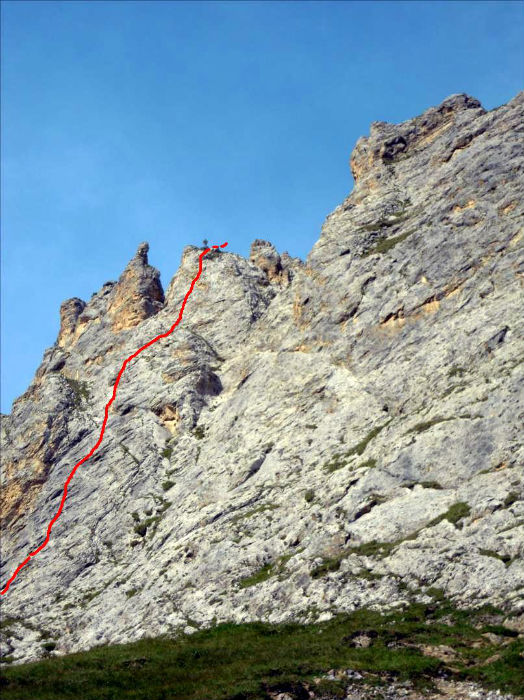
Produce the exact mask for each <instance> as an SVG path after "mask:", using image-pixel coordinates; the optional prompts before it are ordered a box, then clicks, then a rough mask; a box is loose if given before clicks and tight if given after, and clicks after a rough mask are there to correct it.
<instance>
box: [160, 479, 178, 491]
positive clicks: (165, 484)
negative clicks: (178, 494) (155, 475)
mask: <svg viewBox="0 0 524 700" xmlns="http://www.w3.org/2000/svg"><path fill="white" fill-rule="evenodd" d="M174 485H175V482H174V481H171V479H166V480H165V481H163V482H162V488H163V489H164V491H169V489H170V488H172V487H173V486H174Z"/></svg>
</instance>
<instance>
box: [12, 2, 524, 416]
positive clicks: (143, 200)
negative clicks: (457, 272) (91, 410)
mask: <svg viewBox="0 0 524 700" xmlns="http://www.w3.org/2000/svg"><path fill="white" fill-rule="evenodd" d="M522 20H523V4H522V3H521V2H504V1H502V0H497V1H496V2H489V1H488V2H475V1H474V0H470V1H468V2H424V1H422V2H416V1H414V2H373V1H369V2H334V3H331V2H306V3H302V2H287V3H286V2H283V3H280V2H261V3H258V2H245V3H244V2H211V3H204V2H202V3H198V2H189V3H184V2H125V1H123V0H122V1H119V2H81V1H77V2H43V1H42V0H39V1H38V2H3V3H2V64H1V65H2V103H1V109H2V153H1V156H2V190H1V195H2V410H3V411H4V412H7V411H9V410H10V406H11V402H12V400H13V399H14V398H15V397H16V396H18V395H19V394H20V393H22V392H23V391H24V390H25V389H26V388H27V386H28V384H29V382H30V381H31V378H32V376H33V374H34V371H35V370H36V368H37V366H38V364H39V362H40V360H41V357H42V353H43V351H44V349H45V348H46V347H48V346H50V345H52V344H53V342H54V341H55V339H56V335H57V332H58V312H59V306H60V303H61V302H62V301H63V300H64V299H66V298H69V297H73V296H79V297H82V298H84V299H89V297H90V296H91V294H92V293H93V292H94V291H96V290H98V289H99V288H100V286H101V285H102V284H103V283H104V282H105V281H107V280H110V279H117V278H118V276H119V274H120V273H121V271H122V269H123V268H124V266H125V265H126V263H127V261H128V259H129V258H130V257H131V256H132V255H133V253H134V251H135V249H136V246H137V245H138V243H139V242H141V241H142V240H148V241H149V242H150V244H151V250H150V261H151V263H152V264H154V265H155V266H156V267H158V268H159V269H160V270H161V272H162V279H163V283H164V286H167V284H168V282H169V280H170V278H171V277H172V275H173V274H174V273H175V271H176V268H177V267H178V263H179V260H180V254H181V251H182V248H183V246H184V245H186V244H189V243H192V244H196V245H199V244H200V243H201V241H202V239H203V238H204V237H205V238H207V239H209V241H210V243H222V242H223V241H225V240H228V241H229V248H228V250H231V251H234V252H238V253H241V254H243V255H246V254H247V253H248V251H249V245H250V243H251V241H252V240H253V239H254V238H257V237H258V238H267V239H269V240H271V241H272V242H273V243H274V244H275V245H276V246H277V247H278V249H279V250H281V251H282V250H288V251H289V253H290V254H292V255H298V256H300V257H305V256H306V255H307V253H308V251H309V250H310V248H311V246H312V245H313V243H314V242H315V240H316V239H317V238H318V234H319V230H320V227H321V225H322V222H323V220H324V218H325V217H326V215H327V214H328V213H329V212H330V211H332V210H333V209H334V207H335V206H337V205H338V204H339V203H340V202H341V201H342V200H343V198H344V197H345V196H346V195H347V194H348V193H349V191H350V190H351V187H352V180H351V175H350V172H349V168H348V158H349V155H350V152H351V149H352V148H353V146H354V143H355V141H356V140H357V138H358V137H359V136H360V135H363V134H367V133H368V130H369V124H370V122H372V121H375V120H384V121H393V122H395V121H402V120H404V119H408V118H410V117H412V116H415V115H416V114H419V113H420V112H422V111H423V110H424V109H427V108H428V107H430V106H431V105H436V104H438V103H439V102H441V101H442V100H443V99H444V98H445V97H447V96H448V95H450V94H452V93H455V92H467V93H469V94H471V95H473V96H475V97H477V98H478V99H480V100H481V102H482V103H483V105H484V106H485V107H486V108H493V107H496V106H498V105H500V104H502V103H504V102H506V101H508V100H509V99H511V98H512V97H513V96H514V95H515V94H516V93H517V92H518V91H519V90H521V89H522V87H523V78H524V75H523V73H524V69H523V65H524V63H523V60H522V59H523V54H524V51H523V48H524V47H523V43H524V41H523V36H524V34H523V32H522V27H523V21H522Z"/></svg>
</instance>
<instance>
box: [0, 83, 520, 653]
mask: <svg viewBox="0 0 524 700" xmlns="http://www.w3.org/2000/svg"><path fill="white" fill-rule="evenodd" d="M523 124H524V93H522V94H520V95H518V96H517V97H516V98H515V99H513V100H512V101H511V102H509V103H508V104H507V105H504V106H502V107H499V108H497V109H495V110H492V111H490V112H487V111H485V110H484V109H483V108H482V106H481V105H480V103H479V102H478V101H477V100H475V99H473V98H471V97H468V96H467V95H454V96H452V97H450V98H448V99H447V100H445V101H444V102H443V103H442V105H440V106H439V107H437V108H433V109H430V110H428V111H427V112H425V113H424V114H423V115H421V116H419V117H416V118H415V119H412V120H410V121H408V122H405V123H403V124H399V125H394V124H385V123H382V122H378V123H374V124H373V125H372V127H371V133H370V135H369V137H367V138H362V139H360V140H359V141H358V143H357V145H356V147H355V150H354V152H353V155H352V157H351V168H352V171H353V175H354V177H355V181H356V184H355V188H354V190H353V192H352V193H351V194H350V196H349V197H348V198H347V199H346V200H345V201H344V202H343V204H341V205H340V206H339V207H338V208H337V209H336V210H335V211H334V212H333V213H332V214H331V215H330V216H328V218H327V220H326V222H325V224H324V227H323V229H322V232H321V236H320V239H319V241H318V242H317V243H316V244H315V246H314V247H313V250H312V251H311V253H310V255H309V258H308V260H307V262H306V263H302V262H301V261H299V260H294V259H292V258H290V257H289V256H288V255H287V254H283V255H279V254H278V253H277V251H276V250H275V248H274V247H273V246H272V245H271V244H270V243H267V242H265V241H255V243H254V244H253V247H252V251H251V255H250V259H249V260H246V259H244V258H242V257H240V256H238V255H235V254H232V253H227V252H223V251H213V252H212V253H209V254H208V255H207V256H206V257H205V258H204V271H203V274H202V276H201V278H200V280H199V282H198V283H197V285H196V287H195V290H194V293H193V295H192V296H191V297H190V299H189V301H188V303H187V307H186V311H185V315H184V319H183V321H182V323H181V325H180V326H179V327H178V328H177V329H176V331H175V332H174V333H173V334H172V335H171V336H169V337H168V338H166V339H165V340H163V341H161V342H158V343H157V344H155V345H154V346H152V347H151V348H149V349H148V350H146V351H144V352H143V353H142V354H141V355H140V356H139V357H138V358H136V360H135V361H133V363H132V364H131V365H130V366H128V368H127V369H126V372H125V374H124V376H123V378H122V380H121V382H120V385H119V388H118V394H117V398H116V401H115V402H114V403H113V405H112V407H111V411H110V415H109V421H108V425H107V429H106V433H105V436H104V440H103V443H102V445H101V447H100V449H99V450H98V451H97V452H96V453H95V454H94V456H93V457H92V458H91V459H90V460H89V461H87V462H86V463H85V464H84V465H82V467H81V468H80V469H79V470H78V471H77V473H76V475H75V477H74V479H73V481H72V482H71V485H70V488H69V493H68V498H67V501H66V505H65V508H64V511H63V513H62V515H61V517H60V519H59V520H58V521H57V523H56V524H55V526H54V529H53V532H52V536H51V540H50V543H49V545H48V546H47V547H46V548H45V549H43V550H42V551H41V552H40V553H39V554H38V555H37V556H35V557H34V558H33V559H32V560H31V561H30V563H29V564H28V565H27V566H26V567H25V568H24V569H23V570H22V571H21V572H20V574H19V575H18V577H17V578H16V580H15V581H14V583H13V584H12V585H11V588H10V589H9V591H8V592H7V594H6V595H4V596H2V606H3V615H4V616H6V617H8V618H9V619H10V620H11V623H10V625H9V626H8V633H7V634H4V637H3V640H2V644H3V648H4V650H5V651H7V653H9V654H12V655H13V656H14V657H15V659H16V660H17V661H24V660H28V659H34V658H38V657H39V656H41V655H42V654H43V653H44V650H43V646H42V645H43V641H42V640H43V638H44V637H45V636H46V635H50V638H51V639H52V640H54V643H55V644H56V649H55V651H54V652H53V653H62V652H66V651H74V650H79V649H85V648H88V647H91V646H93V645H95V644H99V643H103V642H121V641H126V640H133V639H137V638H139V637H141V636H146V635H147V636H152V635H156V634H161V633H165V632H176V631H177V630H186V631H187V630H190V629H192V628H193V629H194V628H195V626H198V625H209V624H212V622H213V621H225V620H231V621H237V622H240V621H246V620H256V619H261V620H267V621H270V622H276V621H283V620H288V619H297V620H314V619H326V618H328V617H329V616H330V615H332V614H333V613H334V612H336V611H349V610H354V609H355V608H358V607H360V606H374V607H377V608H381V609H387V608H391V607H394V606H400V605H404V604H405V603H406V602H408V601H409V600H421V601H424V600H428V599H429V598H428V596H430V595H431V592H432V591H434V590H435V589H441V590H442V591H443V594H444V595H445V596H446V597H448V598H451V599H453V600H454V601H455V602H456V603H457V604H458V605H462V606H474V605H478V604H479V603H482V602H491V603H493V604H496V605H498V606H501V607H502V608H503V609H504V610H506V611H507V614H508V619H509V620H511V624H516V625H518V624H520V623H519V620H521V616H522V614H523V613H524V599H523V591H524V567H523V564H522V549H523V529H522V524H523V523H524V500H523V496H522V478H523V477H522V465H523V461H524V448H523V440H522V424H523V418H524V401H523V384H524V382H523V375H524V363H523V359H524V327H523V324H522V309H523V281H524V255H523V243H524V233H523V203H524V178H523V168H524V153H523V150H524V149H523V139H522V132H523V127H522V125H523ZM199 253H200V251H199V249H197V248H194V247H191V246H189V247H187V248H186V249H185V251H184V253H183V256H182V262H181V266H180V269H179V270H178V272H177V273H176V275H175V277H174V278H173V280H172V282H171V284H170V285H169V287H168V289H167V292H166V296H165V299H164V294H163V291H162V286H161V284H160V280H159V275H158V272H157V271H156V270H155V269H154V268H152V267H150V266H149V265H148V262H147V244H142V245H141V246H140V247H139V249H138V251H137V254H136V256H135V257H134V258H133V260H132V261H131V262H130V263H129V265H128V266H127V268H126V269H125V271H124V273H123V274H122V276H121V278H120V280H119V281H118V283H112V282H111V283H108V284H106V285H104V287H103V288H102V289H101V291H100V292H98V293H97V294H95V295H94V296H93V298H92V299H91V300H90V301H89V302H88V303H87V304H85V303H84V302H83V301H81V300H79V299H72V300H70V301H68V302H65V304H64V305H63V306H62V309H61V328H60V333H59V336H58V339H57V342H56V344H55V345H54V346H53V347H52V348H50V349H49V350H47V351H46V353H45V355H44V358H43V361H42V364H41V366H40V367H39V369H38V371H37V373H36V376H35V379H34V381H33V383H32V384H31V386H30V387H29V388H28V390H27V391H26V393H25V394H23V395H22V396H21V397H20V398H19V399H17V400H16V401H15V403H14V405H13V410H12V413H11V414H10V415H9V416H4V417H3V422H2V457H3V472H2V478H3V482H4V484H3V485H4V489H3V502H2V515H3V518H4V521H3V522H4V525H3V528H4V530H3V532H4V536H3V542H2V545H3V546H2V555H3V562H2V568H1V585H2V586H4V585H5V582H6V581H7V579H8V578H9V576H10V575H11V574H12V572H13V571H14V569H15V568H16V566H17V565H18V564H19V563H20V562H21V561H22V560H24V559H25V558H26V556H27V555H28V553H29V552H31V551H32V550H34V549H35V548H36V547H37V546H38V545H39V544H40V543H41V542H42V541H43V539H44V536H45V532H46V528H47V525H48V523H49V521H50V520H51V518H52V517H53V515H54V514H55V512H56V510H57V507H58V505H59V503H60V499H61V494H62V489H63V485H64V482H65V479H66V478H67V475H68V474H69V472H70V470H71V468H72V466H73V465H74V464H75V463H76V462H77V461H78V460H79V459H81V458H82V457H83V456H84V455H85V454H86V453H87V452H88V451H89V450H90V449H91V448H92V446H93V445H94V444H95V443H96V441H97V439H98V435H99V432H100V427H101V422H102V417H103V413H104V406H105V404H106V402H107V401H108V399H109V397H110V396H111V392H112V386H113V384H114V381H115V379H116V376H117V373H118V371H119V369H120V366H121V363H122V361H123V360H124V359H125V358H126V357H127V356H128V355H130V354H131V353H132V352H134V351H135V350H136V349H137V348H139V347H140V346H142V345H143V344H145V343H146V342H147V341H148V340H150V339H151V338H153V337H155V336H156V335H158V334H160V333H163V332H165V330H167V329H168V328H169V327H170V326H171V324H172V323H173V321H174V319H175V318H176V316H177V315H178V311H179V308H180V304H181V301H182V299H183V297H184V295H185V293H186V291H187V289H188V287H189V284H190V282H191V280H192V278H193V277H194V276H195V274H196V271H197V268H198V256H199ZM508 624H510V623H509V622H508Z"/></svg>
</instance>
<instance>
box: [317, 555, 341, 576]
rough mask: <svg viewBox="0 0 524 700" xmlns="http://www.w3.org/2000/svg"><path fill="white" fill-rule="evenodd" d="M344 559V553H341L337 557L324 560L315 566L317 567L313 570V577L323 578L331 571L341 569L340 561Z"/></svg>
mask: <svg viewBox="0 0 524 700" xmlns="http://www.w3.org/2000/svg"><path fill="white" fill-rule="evenodd" d="M342 559H344V555H343V554H340V555H339V556H336V557H328V558H327V559H324V561H322V562H321V563H320V564H319V565H318V566H315V568H314V569H312V570H311V572H310V576H311V578H322V577H323V576H325V575H326V574H329V573H330V572H331V571H338V570H339V569H340V563H341V561H342Z"/></svg>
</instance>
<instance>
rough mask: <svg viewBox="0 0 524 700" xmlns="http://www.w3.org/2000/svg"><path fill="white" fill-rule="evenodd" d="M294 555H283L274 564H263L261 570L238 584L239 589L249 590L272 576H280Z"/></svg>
mask: <svg viewBox="0 0 524 700" xmlns="http://www.w3.org/2000/svg"><path fill="white" fill-rule="evenodd" d="M294 554H296V552H294V553H292V554H284V555H282V556H281V557H279V558H278V559H277V560H276V561H275V562H272V563H269V564H265V565H264V566H263V567H262V568H260V569H258V571H255V573H254V574H251V576H246V577H245V578H243V579H241V580H240V582H239V584H240V588H250V587H251V586H256V585H257V584H258V583H262V582H263V581H267V579H268V578H271V577H272V576H279V575H280V574H282V572H283V569H284V567H285V565H286V564H287V562H288V561H289V560H290V559H291V557H292V556H294Z"/></svg>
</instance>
